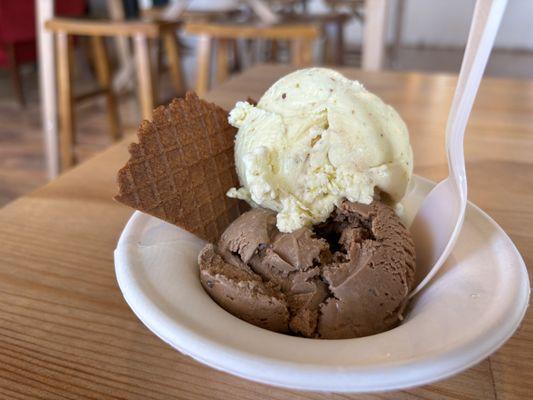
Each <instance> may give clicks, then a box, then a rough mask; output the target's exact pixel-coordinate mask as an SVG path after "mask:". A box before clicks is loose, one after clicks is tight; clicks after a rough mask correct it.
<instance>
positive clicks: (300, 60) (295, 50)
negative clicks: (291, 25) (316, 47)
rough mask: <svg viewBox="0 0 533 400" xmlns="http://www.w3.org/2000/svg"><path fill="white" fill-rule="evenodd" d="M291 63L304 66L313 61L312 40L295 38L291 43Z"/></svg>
mask: <svg viewBox="0 0 533 400" xmlns="http://www.w3.org/2000/svg"><path fill="white" fill-rule="evenodd" d="M291 53H292V54H291V58H292V65H293V66H295V67H304V66H307V65H310V64H311V63H312V61H313V42H312V41H310V40H304V39H295V40H293V41H292V43H291Z"/></svg>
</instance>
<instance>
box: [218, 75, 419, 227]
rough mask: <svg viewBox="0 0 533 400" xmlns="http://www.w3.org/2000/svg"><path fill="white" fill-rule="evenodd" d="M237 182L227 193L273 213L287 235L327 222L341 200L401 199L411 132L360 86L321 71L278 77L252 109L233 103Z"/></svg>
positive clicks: (409, 166)
mask: <svg viewBox="0 0 533 400" xmlns="http://www.w3.org/2000/svg"><path fill="white" fill-rule="evenodd" d="M229 122H230V124H232V125H233V126H235V127H236V128H238V129H239V130H238V133H237V136H236V139H235V163H236V167H237V173H238V175H239V180H240V183H241V185H242V187H241V188H239V189H236V188H234V189H231V190H230V191H229V192H228V196H230V197H237V198H240V199H243V200H246V201H247V202H248V203H250V204H251V205H252V206H261V207H265V208H269V209H271V210H274V211H277V212H278V215H277V227H278V229H279V230H280V231H282V232H292V231H294V230H296V229H298V228H301V227H302V226H306V225H312V224H316V223H319V222H323V221H325V220H326V219H327V218H328V216H329V215H330V214H331V212H332V211H333V209H334V208H335V206H336V205H338V204H340V203H341V201H342V200H343V199H348V200H349V201H351V202H359V203H364V204H369V203H371V202H372V199H373V196H374V190H375V188H379V189H380V190H381V191H382V192H385V193H387V194H388V195H389V196H390V199H391V200H392V201H393V202H398V201H400V200H401V198H402V197H403V195H404V194H405V191H406V189H407V185H408V183H409V180H410V178H411V174H412V170H413V155H412V150H411V146H410V144H409V133H408V131H407V127H406V126H405V123H404V122H403V120H402V119H401V118H400V116H399V115H398V113H397V112H396V111H395V110H394V109H393V108H392V107H391V106H389V105H387V104H385V103H384V102H383V101H382V100H381V99H380V98H379V97H377V96H376V95H374V94H372V93H370V92H369V91H367V90H366V89H365V88H364V87H363V86H362V85H361V84H360V83H359V82H357V81H352V80H349V79H347V78H346V77H344V76H343V75H341V74H340V73H338V72H336V71H333V70H330V69H326V68H309V69H303V70H299V71H295V72H293V73H291V74H289V75H286V76H285V77H283V78H281V79H280V80H278V81H277V82H276V83H274V85H272V86H271V87H270V89H268V90H267V91H266V93H265V94H264V95H263V97H262V98H261V100H260V101H259V103H258V104H257V106H253V105H251V104H249V103H247V102H238V103H237V104H236V105H235V108H234V109H233V110H232V111H231V112H230V115H229Z"/></svg>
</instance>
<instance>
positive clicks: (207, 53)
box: [196, 35, 211, 97]
mask: <svg viewBox="0 0 533 400" xmlns="http://www.w3.org/2000/svg"><path fill="white" fill-rule="evenodd" d="M198 41H199V42H198V50H197V62H198V72H197V73H198V76H197V78H196V93H197V94H198V96H200V97H201V96H204V95H205V94H206V93H207V91H208V90H209V74H210V65H211V38H210V37H209V36H206V35H201V36H200V37H199V38H198Z"/></svg>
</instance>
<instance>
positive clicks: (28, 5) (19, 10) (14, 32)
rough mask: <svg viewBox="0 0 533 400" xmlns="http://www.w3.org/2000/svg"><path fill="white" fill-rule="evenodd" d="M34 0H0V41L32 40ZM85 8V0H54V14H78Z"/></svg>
mask: <svg viewBox="0 0 533 400" xmlns="http://www.w3.org/2000/svg"><path fill="white" fill-rule="evenodd" d="M35 1H40V0H0V43H16V42H29V41H34V40H35V37H36V34H35ZM86 9H87V0H56V1H55V14H56V15H59V16H80V15H83V14H84V13H85V11H86Z"/></svg>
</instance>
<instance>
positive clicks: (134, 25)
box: [46, 18, 184, 170]
mask: <svg viewBox="0 0 533 400" xmlns="http://www.w3.org/2000/svg"><path fill="white" fill-rule="evenodd" d="M178 27H179V24H178V23H176V22H161V21H107V20H88V19H66V18H54V19H51V20H49V21H47V22H46V28H47V29H48V30H50V31H52V32H54V35H55V38H56V65H57V82H58V86H59V88H58V89H59V90H58V108H59V109H58V113H59V154H60V160H61V169H63V170H64V169H66V168H68V167H70V166H72V165H73V164H74V163H75V156H74V143H75V140H74V129H75V121H74V113H73V109H74V104H75V103H76V102H79V101H82V100H85V99H88V98H91V97H94V96H96V95H105V96H106V99H107V105H108V118H109V122H110V128H111V129H110V134H111V137H112V138H113V140H117V139H118V138H119V137H120V127H119V117H118V110H117V101H116V98H115V95H114V93H113V90H112V84H111V72H110V66H109V60H108V57H107V52H106V49H105V45H104V37H120V36H123V37H128V38H133V42H134V52H135V63H136V69H137V86H138V96H139V103H140V105H141V114H142V118H144V119H151V116H152V110H153V108H154V104H155V97H156V93H155V89H154V88H155V85H154V77H153V75H152V74H153V69H152V67H151V62H150V51H149V39H160V38H161V39H162V40H163V42H164V46H165V50H166V53H167V58H168V62H169V66H170V72H171V77H172V82H173V84H174V87H175V89H176V91H177V92H178V93H181V92H183V90H184V84H183V78H182V70H181V64H180V56H179V48H178V45H177V42H176V33H175V32H176V29H177V28H178ZM73 36H88V37H89V38H90V40H91V43H92V47H93V51H94V59H95V61H96V66H95V70H96V75H97V78H98V81H99V84H100V88H99V89H98V90H95V91H93V92H90V93H85V94H83V95H80V96H76V97H74V96H73V93H72V76H71V70H72V57H71V49H70V46H69V40H70V38H71V37H73Z"/></svg>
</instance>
